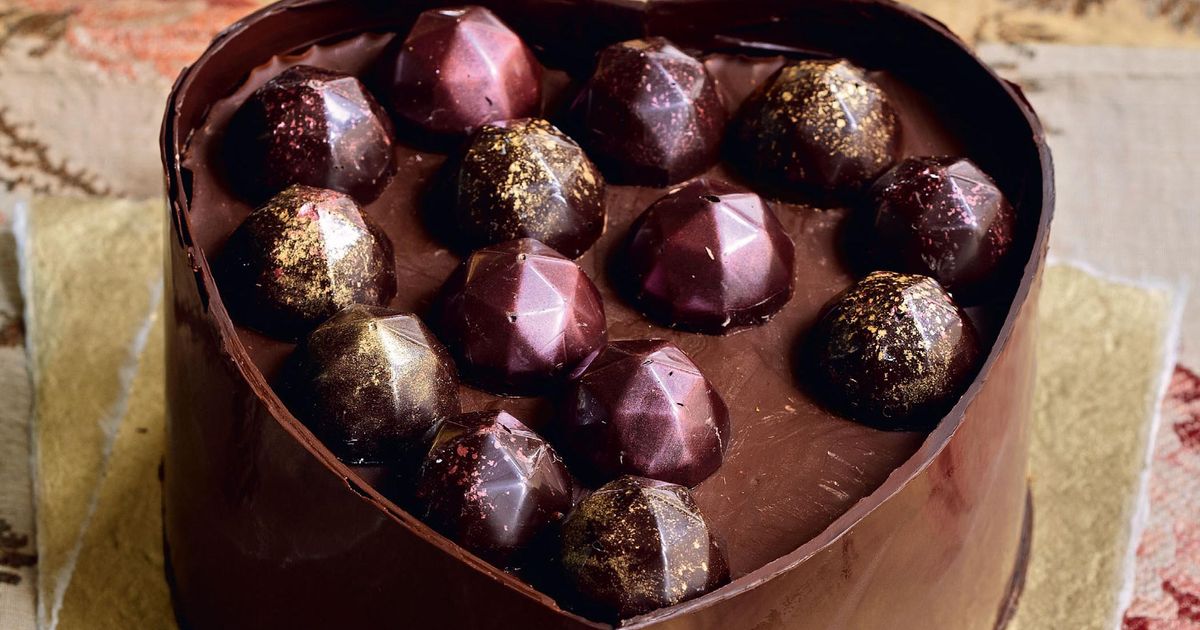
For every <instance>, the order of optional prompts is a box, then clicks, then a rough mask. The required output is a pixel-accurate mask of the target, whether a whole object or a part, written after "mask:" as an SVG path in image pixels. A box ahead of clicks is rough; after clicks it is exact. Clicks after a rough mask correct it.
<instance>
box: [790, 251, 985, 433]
mask: <svg viewBox="0 0 1200 630" xmlns="http://www.w3.org/2000/svg"><path fill="white" fill-rule="evenodd" d="M813 343H814V349H815V357H814V360H815V361H816V364H817V365H816V368H817V375H818V377H819V381H820V386H821V387H822V388H823V389H824V390H825V391H823V392H822V393H823V394H826V395H827V397H828V398H829V399H830V400H831V401H832V402H834V403H835V404H837V406H839V407H840V408H842V409H843V410H844V411H845V412H846V413H848V414H849V415H850V416H851V417H852V418H853V419H855V420H858V421H860V422H863V423H866V424H871V425H874V426H879V427H880V428H887V429H908V428H914V427H922V426H926V425H927V423H928V422H929V421H932V420H936V418H937V417H939V416H940V415H941V412H944V411H945V406H946V405H947V404H948V403H949V402H950V401H951V400H952V398H953V397H954V396H956V395H958V394H959V393H961V392H962V389H963V387H965V385H966V384H967V383H968V382H969V380H970V377H971V375H972V374H974V371H975V368H976V367H977V363H978V359H979V355H980V346H979V338H978V335H977V333H976V332H975V328H974V326H973V325H972V324H971V322H970V320H969V319H967V317H966V315H965V314H964V313H963V311H962V309H960V308H959V307H958V305H956V304H955V303H954V302H953V300H952V299H951V298H950V295H949V294H947V293H946V291H945V290H944V289H942V287H941V285H939V284H938V283H937V282H936V281H935V280H933V279H931V278H928V277H925V276H918V275H905V274H899V273H893V272H886V271H877V272H874V273H872V274H870V275H868V276H867V277H866V278H864V279H862V280H860V281H859V282H858V283H857V284H855V285H854V286H853V287H851V288H850V289H848V290H847V291H846V292H844V293H843V294H842V295H840V296H839V297H837V298H835V300H834V301H833V302H832V305H831V306H830V307H829V308H828V310H827V311H826V313H825V315H824V316H823V317H822V319H821V321H820V322H819V323H818V325H817V328H816V330H815V331H814V334H813Z"/></svg>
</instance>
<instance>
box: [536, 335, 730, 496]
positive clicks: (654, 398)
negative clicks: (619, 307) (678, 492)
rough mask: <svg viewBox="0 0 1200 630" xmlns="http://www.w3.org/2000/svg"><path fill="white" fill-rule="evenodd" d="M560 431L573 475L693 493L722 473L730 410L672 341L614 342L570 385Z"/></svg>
mask: <svg viewBox="0 0 1200 630" xmlns="http://www.w3.org/2000/svg"><path fill="white" fill-rule="evenodd" d="M560 422H561V425H560V426H559V427H558V429H559V432H560V433H561V434H562V436H563V440H564V444H565V445H566V446H567V447H568V448H569V455H570V461H571V463H572V465H573V466H575V465H576V464H578V465H580V468H579V469H578V470H576V474H581V475H583V476H585V477H590V478H593V479H596V480H599V481H607V480H610V479H613V478H614V477H617V476H619V475H622V474H633V475H640V476H643V477H650V478H653V479H660V480H662V481H669V482H671V483H678V484H682V485H685V486H688V487H692V486H695V485H696V484H698V483H700V482H701V481H704V480H705V479H706V478H708V476H709V475H711V474H713V473H714V472H716V470H717V469H718V468H720V467H721V462H722V460H723V459H724V457H725V450H726V448H727V447H728V445H729V438H730V427H729V410H728V408H727V407H726V406H725V401H724V400H722V399H721V396H720V394H718V393H717V392H716V391H715V390H714V389H713V387H712V384H711V383H709V382H708V379H707V378H705V376H704V375H703V374H702V373H701V372H700V369H699V368H698V367H696V364H695V363H693V362H692V360H691V359H690V358H688V356H687V355H686V354H684V352H683V351H682V350H680V349H679V348H678V347H676V346H675V344H673V343H671V342H669V341H663V340H661V339H639V340H631V341H614V342H612V343H610V344H609V345H608V347H606V348H605V349H604V351H603V352H601V353H600V356H598V357H596V360H594V361H592V364H591V365H590V366H589V367H588V369H587V370H586V371H584V373H583V374H582V375H580V377H579V378H577V379H575V380H574V381H572V382H571V383H570V385H568V388H567V394H566V396H565V400H564V402H563V409H562V415H561V418H560Z"/></svg>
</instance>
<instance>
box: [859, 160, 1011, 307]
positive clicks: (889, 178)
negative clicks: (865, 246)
mask: <svg viewBox="0 0 1200 630" xmlns="http://www.w3.org/2000/svg"><path fill="white" fill-rule="evenodd" d="M871 199H872V202H873V205H874V213H873V216H872V221H871V227H872V229H871V235H870V236H871V241H872V246H873V247H874V248H875V250H876V253H877V258H878V260H879V263H880V264H881V265H883V266H884V267H886V268H888V269H894V270H896V271H903V272H906V273H919V274H924V275H927V276H930V277H932V278H934V279H936V280H937V281H938V282H940V283H941V284H942V286H944V287H946V289H947V290H949V291H951V292H952V293H954V295H955V297H956V298H959V299H962V297H963V296H961V295H960V293H966V294H968V295H971V294H975V293H978V290H979V289H980V288H981V287H982V286H984V285H986V284H987V282H988V281H989V280H990V279H992V277H993V275H994V273H995V271H996V270H997V268H998V267H999V265H1000V263H1001V261H1002V260H1003V259H1004V255H1005V254H1007V253H1008V250H1009V248H1010V247H1011V246H1012V241H1013V232H1014V230H1016V213H1015V212H1014V211H1013V207H1012V205H1010V204H1009V203H1008V199H1007V198H1005V196H1004V193H1003V192H1001V191H1000V189H999V188H998V187H996V183H995V182H994V181H992V178H990V177H988V175H987V173H984V172H983V171H982V170H980V169H979V167H978V166H976V164H975V163H974V162H972V161H971V160H970V159H968V158H959V157H912V158H908V159H906V160H904V161H902V162H900V163H899V164H897V165H896V166H895V167H894V168H892V170H890V171H888V172H887V173H885V174H884V175H883V177H881V178H879V180H878V181H877V182H875V185H874V186H873V187H872V189H871Z"/></svg>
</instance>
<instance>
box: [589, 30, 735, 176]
mask: <svg viewBox="0 0 1200 630" xmlns="http://www.w3.org/2000/svg"><path fill="white" fill-rule="evenodd" d="M726 116H727V114H726V112H725V106H724V105H723V104H722V103H721V97H720V96H719V95H718V93H717V89H716V85H715V82H714V81H713V78H712V76H711V75H709V73H708V70H707V69H706V68H705V67H704V64H703V63H701V62H700V60H698V59H696V58H695V57H692V56H691V55H688V54H687V53H685V52H683V51H682V50H680V49H679V48H677V47H676V46H675V45H674V44H672V43H671V42H670V41H668V40H666V39H664V38H662V37H651V38H648V39H634V40H629V41H625V42H620V43H617V44H613V45H611V46H609V47H608V48H605V49H604V50H603V51H601V52H600V56H599V58H598V59H597V61H596V70H595V72H594V73H593V74H592V76H591V79H589V80H588V83H587V85H586V86H585V87H584V89H583V91H581V92H580V93H579V96H578V97H577V98H576V99H575V102H574V105H573V106H572V112H571V118H572V125H573V126H572V129H577V130H578V133H579V136H578V137H579V139H580V141H581V142H582V143H583V145H584V146H585V147H587V149H588V151H589V153H590V154H591V156H592V157H593V158H594V159H595V160H596V161H597V162H598V163H599V164H600V168H601V170H603V171H604V173H605V174H606V175H607V176H608V177H609V179H610V180H612V181H613V182H614V183H622V184H640V185H647V186H667V185H670V184H674V183H677V182H680V181H683V180H685V179H688V178H689V177H692V176H694V175H697V174H699V173H701V172H703V171H704V170H706V169H707V168H708V167H710V166H712V165H713V163H715V162H716V161H717V155H718V153H719V151H720V146H721V136H722V133H723V132H724V130H725V119H726Z"/></svg>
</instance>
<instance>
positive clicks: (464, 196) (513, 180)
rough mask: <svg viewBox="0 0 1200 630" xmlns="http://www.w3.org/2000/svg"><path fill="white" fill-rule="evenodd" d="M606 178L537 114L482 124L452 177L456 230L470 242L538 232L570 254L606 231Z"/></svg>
mask: <svg viewBox="0 0 1200 630" xmlns="http://www.w3.org/2000/svg"><path fill="white" fill-rule="evenodd" d="M604 186H605V184H604V178H603V176H601V174H600V171H598V170H597V169H596V167H595V165H593V164H592V162H591V160H589V159H588V157H587V155H586V154H584V152H583V149H581V148H579V145H578V144H576V143H575V141H574V140H572V139H571V138H569V137H568V136H567V135H566V134H564V133H563V132H562V131H560V130H559V129H558V128H557V127H555V126H554V125H552V124H550V123H549V122H548V121H546V120H543V119H540V118H529V119H521V120H512V121H507V122H503V123H497V124H494V125H484V127H483V128H481V129H480V130H479V131H478V132H476V134H475V135H474V136H473V137H472V138H471V141H470V143H469V144H468V146H467V148H466V151H465V152H464V154H463V155H462V157H461V161H460V162H459V163H458V170H457V173H456V175H455V176H454V178H453V188H454V190H453V195H452V201H451V203H452V204H453V206H454V207H453V214H454V220H453V223H454V227H455V228H457V232H458V234H457V236H458V237H459V238H461V239H462V240H463V241H464V243H463V244H465V245H466V246H468V247H470V248H475V247H480V246H483V245H490V244H494V243H501V242H504V241H508V240H512V239H515V238H534V239H537V240H539V241H541V242H542V243H545V244H546V245H549V246H550V247H551V248H553V249H555V250H557V251H558V252H560V253H562V254H563V255H565V256H567V257H569V258H577V257H579V255H580V254H582V253H583V252H585V251H587V249H588V248H589V247H591V246H592V243H594V242H596V239H597V238H599V237H600V234H601V233H603V232H604V225H605V217H606V214H605V209H604Z"/></svg>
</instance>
